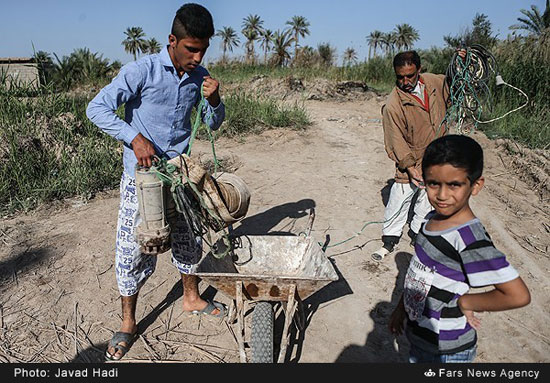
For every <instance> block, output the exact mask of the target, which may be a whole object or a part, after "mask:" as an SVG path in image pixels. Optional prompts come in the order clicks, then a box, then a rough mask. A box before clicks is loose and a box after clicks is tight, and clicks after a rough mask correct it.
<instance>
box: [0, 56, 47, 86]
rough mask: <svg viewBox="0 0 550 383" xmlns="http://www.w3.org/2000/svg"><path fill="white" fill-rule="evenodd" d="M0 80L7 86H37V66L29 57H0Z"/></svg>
mask: <svg viewBox="0 0 550 383" xmlns="http://www.w3.org/2000/svg"><path fill="white" fill-rule="evenodd" d="M0 82H2V83H4V84H6V86H7V87H10V86H11V85H20V86H38V85H40V77H39V74H38V66H37V64H36V62H34V60H33V59H32V58H30V57H29V58H27V57H8V58H2V57H0Z"/></svg>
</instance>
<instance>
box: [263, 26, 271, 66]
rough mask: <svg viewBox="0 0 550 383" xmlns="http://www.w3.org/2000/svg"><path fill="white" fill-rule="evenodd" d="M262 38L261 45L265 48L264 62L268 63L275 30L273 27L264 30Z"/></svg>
mask: <svg viewBox="0 0 550 383" xmlns="http://www.w3.org/2000/svg"><path fill="white" fill-rule="evenodd" d="M261 38H262V41H261V47H262V48H263V49H264V64H267V52H268V51H269V48H270V47H271V44H272V43H273V41H272V40H273V31H272V30H271V29H264V30H262V32H261Z"/></svg>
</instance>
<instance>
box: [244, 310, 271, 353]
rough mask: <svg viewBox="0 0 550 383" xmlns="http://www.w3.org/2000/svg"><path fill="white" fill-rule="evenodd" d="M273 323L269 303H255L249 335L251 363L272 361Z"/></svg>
mask: <svg viewBox="0 0 550 383" xmlns="http://www.w3.org/2000/svg"><path fill="white" fill-rule="evenodd" d="M273 323H274V315H273V307H272V306H271V303H269V302H259V303H257V304H256V306H255V307H254V312H253V314H252V328H251V335H250V337H251V340H250V347H251V349H252V363H273Z"/></svg>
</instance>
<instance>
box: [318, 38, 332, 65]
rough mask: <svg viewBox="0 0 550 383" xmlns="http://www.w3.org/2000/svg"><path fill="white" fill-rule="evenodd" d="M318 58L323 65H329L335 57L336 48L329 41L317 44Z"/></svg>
mask: <svg viewBox="0 0 550 383" xmlns="http://www.w3.org/2000/svg"><path fill="white" fill-rule="evenodd" d="M317 53H318V54H319V60H320V62H321V64H322V65H324V66H331V65H332V64H333V63H334V60H335V59H336V49H335V48H333V47H332V46H331V45H330V43H321V44H319V45H318V46H317Z"/></svg>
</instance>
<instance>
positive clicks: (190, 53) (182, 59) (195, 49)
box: [168, 35, 210, 75]
mask: <svg viewBox="0 0 550 383" xmlns="http://www.w3.org/2000/svg"><path fill="white" fill-rule="evenodd" d="M168 42H169V43H170V49H169V52H170V57H171V59H172V63H173V64H174V67H175V68H176V70H177V71H178V73H179V74H180V75H182V74H183V72H188V73H189V72H192V71H193V70H195V68H196V67H197V65H199V64H200V63H201V61H202V58H203V57H204V54H205V53H206V50H207V49H208V46H209V45H210V39H208V38H204V39H198V38H195V37H185V38H183V39H179V40H178V39H177V38H176V36H174V35H170V36H168Z"/></svg>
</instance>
